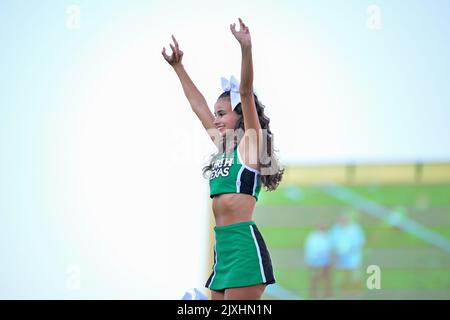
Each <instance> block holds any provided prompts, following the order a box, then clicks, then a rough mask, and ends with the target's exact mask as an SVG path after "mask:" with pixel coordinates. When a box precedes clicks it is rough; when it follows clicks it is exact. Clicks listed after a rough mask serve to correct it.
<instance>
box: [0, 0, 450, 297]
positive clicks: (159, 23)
mask: <svg viewBox="0 0 450 320" xmlns="http://www.w3.org/2000/svg"><path fill="white" fill-rule="evenodd" d="M244 2H245V3H244ZM70 5H77V6H79V8H80V13H81V15H80V25H79V26H80V28H79V29H70V28H68V27H67V21H68V18H69V15H68V13H67V12H66V9H67V8H68V7H69V6H70ZM370 5H377V6H378V8H379V9H380V12H381V20H380V23H381V24H380V26H381V28H380V29H379V30H373V29H370V28H368V27H367V25H366V23H367V20H368V18H369V17H368V13H367V8H368V7H369V6H370ZM449 9H450V3H449V2H448V1H445V0H441V1H439V0H435V1H430V2H427V1H418V0H413V1H410V0H409V1H406V0H393V1H375V2H373V1H362V0H354V1H343V0H342V1H337V0H336V1H332V0H329V1H325V0H322V1H277V2H275V1H227V2H214V1H137V0H134V1H125V0H114V1H111V0H109V1H87V0H85V1H56V0H55V1H37V0H33V1H25V0H21V1H2V2H1V4H0V45H1V50H0V70H1V73H2V77H1V78H0V87H1V88H2V89H1V94H0V153H1V157H0V177H1V179H0V192H1V193H0V226H1V227H0V231H1V232H0V239H1V242H0V250H1V256H2V260H1V261H0V267H1V270H2V275H1V276H0V288H1V289H0V297H2V298H8V297H30V298H31V297H39V298H41V297H44V298H45V297H63V298H71V297H85V298H92V297H107V298H108V297H113V298H117V297H137V298H155V297H156V298H175V299H176V298H177V297H180V296H181V295H182V294H183V292H182V291H183V290H184V289H188V287H191V286H197V287H201V285H203V280H205V279H204V278H205V275H206V273H207V272H208V270H207V266H206V262H205V259H206V258H205V256H206V254H205V251H206V249H207V243H206V240H207V236H208V234H207V217H208V216H207V214H208V213H207V203H206V200H205V199H206V197H207V188H206V184H205V181H204V180H203V179H202V178H201V167H202V165H203V163H204V161H205V160H206V159H207V156H208V155H209V154H210V153H211V152H212V151H213V149H212V145H211V144H210V142H209V141H208V138H207V137H206V135H205V134H204V132H203V130H202V128H201V126H200V123H199V122H198V120H196V119H195V118H194V116H193V114H192V113H191V111H190V109H189V107H188V105H187V103H186V101H185V98H184V96H183V92H182V90H181V86H180V85H179V83H178V79H177V78H176V76H175V75H174V73H173V72H172V70H170V67H169V66H168V65H166V63H165V62H164V61H163V59H162V57H161V55H160V51H161V49H162V46H166V47H168V43H169V41H170V35H171V34H175V35H176V36H177V38H178V40H179V42H180V45H181V47H182V49H183V50H184V51H185V58H184V64H185V66H186V68H187V70H188V71H189V72H190V74H191V76H192V77H193V79H194V81H195V82H196V83H197V85H198V87H199V88H200V89H201V90H202V92H203V93H204V95H205V96H206V98H207V100H208V103H209V104H210V107H212V106H213V104H214V100H215V99H216V97H217V96H218V95H219V94H220V77H221V76H229V75H230V74H235V75H239V72H240V70H239V68H240V56H239V54H240V51H239V48H238V46H237V43H236V42H235V40H234V39H233V38H232V36H231V34H230V32H229V29H228V25H229V23H232V22H236V21H237V17H239V16H240V17H242V18H243V19H244V21H246V22H247V24H248V25H249V26H250V30H251V32H252V37H253V51H254V61H255V89H256V91H257V93H258V94H259V95H260V97H261V99H262V101H263V103H265V104H266V106H267V109H266V110H267V114H268V115H269V117H271V119H272V130H273V132H274V133H275V139H276V140H275V143H276V147H277V149H279V150H280V154H279V155H280V159H281V160H282V161H283V163H286V164H291V163H315V164H316V163H347V162H352V163H355V162H356V163H358V162H415V161H450V142H449V141H450V140H449V139H448V137H450V126H449V124H448V123H449V119H450V93H449V92H450V88H449V83H450V82H449V81H448V78H449V76H448V75H449V72H450V62H449V60H450V59H448V57H449V56H450V47H449V46H450V45H449V42H448V35H449V33H450V19H449V18H450V16H449V12H450V10H449ZM173 181H191V182H192V185H191V187H187V186H185V185H183V186H182V187H180V186H178V185H177V186H176V187H174V184H173ZM174 189H175V190H174ZM173 197H176V199H177V201H173ZM186 208H189V210H186ZM174 221H176V222H177V223H176V224H175V225H174V224H173V223H174ZM186 226H187V227H186ZM149 230H150V231H149ZM155 230H159V232H155ZM167 230H172V231H173V232H175V233H176V234H177V237H173V236H172V235H170V234H169V233H168V231H167ZM180 239H181V240H180ZM184 239H189V241H185V240H184ZM131 248H133V249H131ZM180 248H181V250H180ZM149 252H152V253H153V254H151V255H150V254H148V253H149ZM174 252H176V253H177V254H178V255H175V254H172V253H174ZM192 257H195V258H192ZM124 261H127V263H124ZM180 264H183V265H184V267H183V268H181V270H180V268H179V265H180ZM72 266H75V270H77V269H76V268H79V269H80V270H81V279H82V280H81V283H82V285H81V288H79V289H76V290H72V289H68V287H67V281H68V280H67V279H68V277H69V279H71V277H72V276H73V275H70V272H69V275H68V274H67V272H68V271H67V270H73V268H72ZM105 270H107V271H105ZM149 270H151V272H149ZM169 274H170V276H171V277H172V278H171V279H172V280H171V282H170V283H171V285H170V286H168V285H167V283H166V282H165V280H166V279H167V278H168V276H169ZM167 281H168V280H167ZM94 292H95V293H94Z"/></svg>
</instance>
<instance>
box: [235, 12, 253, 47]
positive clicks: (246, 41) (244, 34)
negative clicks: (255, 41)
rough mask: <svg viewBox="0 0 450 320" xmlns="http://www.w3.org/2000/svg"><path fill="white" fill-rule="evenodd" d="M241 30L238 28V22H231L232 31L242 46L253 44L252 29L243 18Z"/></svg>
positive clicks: (240, 22) (240, 20) (240, 21)
mask: <svg viewBox="0 0 450 320" xmlns="http://www.w3.org/2000/svg"><path fill="white" fill-rule="evenodd" d="M239 24H240V30H239V31H237V30H236V24H235V23H232V24H230V30H231V33H232V34H233V35H234V37H235V38H236V40H237V41H238V42H239V43H240V44H241V46H251V44H252V39H251V37H250V30H249V29H248V27H247V26H246V25H245V24H244V22H242V19H241V18H239Z"/></svg>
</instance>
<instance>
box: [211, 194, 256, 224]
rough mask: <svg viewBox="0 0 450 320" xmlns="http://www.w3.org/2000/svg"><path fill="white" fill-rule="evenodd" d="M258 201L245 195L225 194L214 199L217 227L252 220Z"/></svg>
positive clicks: (213, 206)
mask: <svg viewBox="0 0 450 320" xmlns="http://www.w3.org/2000/svg"><path fill="white" fill-rule="evenodd" d="M255 204H256V199H255V198H254V197H253V196H251V195H248V194H244V193H224V194H220V195H217V196H215V197H214V198H213V205H212V208H213V212H214V218H215V219H216V225H217V226H226V225H229V224H233V223H238V222H244V221H250V220H252V216H253V210H254V209H255Z"/></svg>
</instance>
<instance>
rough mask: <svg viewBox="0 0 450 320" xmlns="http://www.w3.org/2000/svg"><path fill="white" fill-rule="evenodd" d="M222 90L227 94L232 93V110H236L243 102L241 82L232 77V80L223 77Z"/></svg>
mask: <svg viewBox="0 0 450 320" xmlns="http://www.w3.org/2000/svg"><path fill="white" fill-rule="evenodd" d="M220 80H221V82H222V89H223V91H225V92H228V91H229V92H230V100H231V109H234V108H235V107H236V106H237V105H238V104H239V103H240V102H241V93H240V92H239V81H238V80H237V79H236V78H235V77H234V76H231V77H230V80H228V79H225V78H224V77H222V78H221V79H220Z"/></svg>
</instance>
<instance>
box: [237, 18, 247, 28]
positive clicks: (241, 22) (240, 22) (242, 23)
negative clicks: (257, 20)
mask: <svg viewBox="0 0 450 320" xmlns="http://www.w3.org/2000/svg"><path fill="white" fill-rule="evenodd" d="M238 20H239V25H240V27H241V31H242V30H244V31H247V30H248V27H247V26H246V25H245V23H244V21H242V19H241V18H238Z"/></svg>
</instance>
